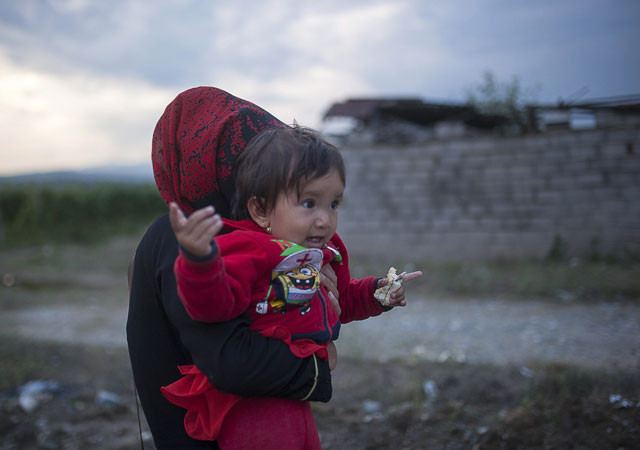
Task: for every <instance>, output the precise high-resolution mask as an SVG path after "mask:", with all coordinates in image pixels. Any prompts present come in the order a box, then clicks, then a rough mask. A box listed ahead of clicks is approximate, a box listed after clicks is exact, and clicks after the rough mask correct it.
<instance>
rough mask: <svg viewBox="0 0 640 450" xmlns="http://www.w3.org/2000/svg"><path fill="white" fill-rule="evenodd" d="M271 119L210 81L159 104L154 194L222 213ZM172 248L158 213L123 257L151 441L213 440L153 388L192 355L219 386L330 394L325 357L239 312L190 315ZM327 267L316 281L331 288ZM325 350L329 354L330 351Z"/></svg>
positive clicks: (312, 396)
mask: <svg viewBox="0 0 640 450" xmlns="http://www.w3.org/2000/svg"><path fill="white" fill-rule="evenodd" d="M280 126H283V124H282V123H281V122H280V121H279V120H277V119H276V118H275V117H273V116H272V115H271V114H269V113H268V112H266V111H264V110H263V109H261V108H259V107H258V106H256V105H254V104H252V103H250V102H247V101H245V100H242V99H239V98H237V97H234V96H232V95H230V94H229V93H227V92H225V91H222V90H220V89H216V88H212V87H199V88H194V89H190V90H187V91H185V92H183V93H181V94H180V95H178V96H177V97H176V98H175V99H174V100H173V102H171V103H170V104H169V106H167V108H166V110H165V112H164V114H163V115H162V117H161V118H160V120H159V121H158V124H157V126H156V129H155V131H154V135H153V144H152V161H153V168H154V175H155V179H156V184H157V186H158V190H159V191H160V194H161V195H162V197H163V198H164V200H165V201H166V202H167V204H169V203H170V202H176V203H177V204H178V205H179V206H180V208H181V209H182V210H183V211H185V212H187V213H189V212H192V211H194V210H196V209H199V208H201V207H204V206H206V205H213V206H214V207H215V209H216V211H217V212H218V213H219V214H220V215H222V216H223V217H228V216H229V212H230V203H231V199H232V197H233V191H234V180H233V167H234V164H235V160H236V158H237V156H238V155H239V154H240V153H241V152H242V151H243V150H244V148H245V146H246V145H247V143H248V142H249V141H250V140H251V139H252V138H253V137H254V136H255V135H257V134H259V133H260V132H261V131H263V130H266V129H269V128H272V127H280ZM177 254H178V245H177V243H176V240H175V237H174V234H173V231H172V230H171V227H170V224H169V219H168V216H167V215H164V216H162V217H160V218H159V219H158V220H156V221H155V222H154V223H153V224H152V225H151V226H150V227H149V229H148V230H147V232H146V233H145V235H144V237H143V238H142V240H141V242H140V244H139V246H138V249H137V250H136V254H135V257H134V260H133V261H132V266H131V269H132V274H131V277H130V280H131V283H130V285H131V293H130V299H129V316H128V319H127V340H128V345H129V355H130V358H131V365H132V369H133V376H134V381H135V385H136V390H137V392H138V395H139V397H140V402H141V404H142V409H143V410H144V413H145V416H146V419H147V422H148V424H149V428H150V430H151V433H152V435H153V439H154V442H155V445H156V448H158V449H163V448H181V449H191V448H193V449H195V448H217V445H216V444H215V443H214V442H208V441H198V440H194V439H192V438H190V437H189V436H188V435H187V434H186V432H185V429H184V425H183V418H184V410H183V409H182V408H179V407H177V406H175V405H173V404H171V403H169V402H168V401H167V400H166V399H165V398H164V397H163V396H162V394H161V392H160V387H161V386H166V385H168V384H170V383H171V382H173V381H174V380H176V379H177V378H178V377H179V376H180V374H179V372H178V366H180V365H188V364H195V365H196V366H197V367H198V369H200V371H202V372H203V373H204V374H205V375H206V376H207V377H208V378H209V380H211V381H212V382H213V384H214V385H215V386H216V387H217V388H218V389H219V390H220V391H222V392H229V393H233V394H237V395H241V396H255V397H279V398H289V399H303V398H306V399H307V400H311V401H324V402H326V401H328V400H329V399H330V398H331V374H330V367H329V363H328V362H327V361H324V360H320V359H317V360H316V359H315V358H313V357H308V358H305V359H300V358H297V357H295V356H294V355H293V354H292V353H291V352H290V350H289V347H288V346H287V345H286V344H284V343H283V342H281V341H278V340H272V339H268V338H265V337H263V336H262V335H260V334H259V333H257V332H255V331H251V330H249V318H248V316H247V315H246V314H244V315H242V316H240V317H238V318H236V319H234V320H232V321H229V322H224V323H218V324H206V323H201V322H195V321H193V320H192V319H190V318H189V316H188V315H187V313H186V311H185V310H184V307H183V305H182V302H181V301H180V299H179V297H178V294H177V290H176V281H175V277H174V272H173V263H174V261H175V259H176V256H177ZM325 275H327V274H325ZM328 275H329V277H330V278H329V279H328V280H327V279H326V278H325V283H327V284H328V287H329V288H333V289H335V288H334V286H333V285H334V283H335V280H334V281H332V280H331V277H332V275H331V274H328ZM330 360H331V361H334V362H335V354H334V355H333V358H331V359H330ZM248 361H251V363H250V364H249V363H248Z"/></svg>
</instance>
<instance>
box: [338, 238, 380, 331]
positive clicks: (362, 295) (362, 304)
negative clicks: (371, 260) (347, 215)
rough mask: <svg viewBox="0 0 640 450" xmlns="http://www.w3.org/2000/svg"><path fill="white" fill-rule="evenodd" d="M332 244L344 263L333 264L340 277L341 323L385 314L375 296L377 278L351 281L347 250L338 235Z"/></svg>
mask: <svg viewBox="0 0 640 450" xmlns="http://www.w3.org/2000/svg"><path fill="white" fill-rule="evenodd" d="M331 242H332V243H333V245H334V246H335V247H336V249H337V250H338V251H339V252H340V255H341V256H342V262H337V263H332V267H333V270H334V271H335V273H336V276H337V277H338V291H339V292H340V298H339V299H338V302H339V303H340V308H341V309H342V313H341V315H340V321H341V322H342V323H349V322H352V321H354V320H363V319H367V318H369V317H374V316H379V315H380V314H382V313H383V312H385V311H386V310H385V309H384V307H383V306H382V305H381V304H380V302H379V301H378V300H376V299H375V297H374V296H373V292H374V291H375V282H376V280H377V278H375V277H365V278H362V279H351V272H350V271H349V255H348V253H347V248H346V247H345V245H344V243H343V242H342V239H340V237H339V236H338V235H337V234H336V235H334V236H333V237H332V238H331Z"/></svg>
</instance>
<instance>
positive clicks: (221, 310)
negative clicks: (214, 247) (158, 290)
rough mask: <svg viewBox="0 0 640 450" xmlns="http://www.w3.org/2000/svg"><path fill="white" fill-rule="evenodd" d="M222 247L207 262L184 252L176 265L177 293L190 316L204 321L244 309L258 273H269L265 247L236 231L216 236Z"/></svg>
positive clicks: (222, 318)
mask: <svg viewBox="0 0 640 450" xmlns="http://www.w3.org/2000/svg"><path fill="white" fill-rule="evenodd" d="M216 243H217V244H218V247H219V251H218V253H216V254H215V255H214V256H213V258H212V259H211V260H209V261H205V262H196V261H192V260H190V259H189V258H187V257H185V256H184V255H183V254H182V253H181V254H180V255H178V258H177V259H176V262H175V265H174V271H175V275H176V281H177V286H178V295H179V296H180V299H181V300H182V303H183V304H184V307H185V309H186V310H187V313H188V314H189V316H190V317H191V318H192V319H194V320H199V321H202V322H224V321H227V320H230V319H232V318H234V317H237V316H238V315H240V314H241V313H242V312H244V311H245V310H246V309H247V308H248V306H249V304H250V302H251V290H252V289H253V287H254V286H255V283H256V281H257V280H258V279H259V277H261V276H264V273H265V270H266V273H270V272H269V271H270V269H269V268H268V267H267V265H268V261H267V258H266V254H265V251H264V249H263V248H262V247H261V246H260V245H259V244H258V243H257V242H256V241H254V240H253V239H248V238H246V237H245V236H243V235H241V234H237V233H231V234H227V235H223V236H220V238H216Z"/></svg>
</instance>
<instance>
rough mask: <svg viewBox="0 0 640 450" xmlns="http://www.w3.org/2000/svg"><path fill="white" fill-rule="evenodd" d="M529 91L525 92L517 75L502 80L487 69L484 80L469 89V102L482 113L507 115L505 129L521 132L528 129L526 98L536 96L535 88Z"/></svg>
mask: <svg viewBox="0 0 640 450" xmlns="http://www.w3.org/2000/svg"><path fill="white" fill-rule="evenodd" d="M529 91H530V92H529V94H527V93H525V92H524V90H523V89H522V86H521V84H520V78H519V77H517V76H515V75H514V76H513V77H512V78H511V81H509V82H500V81H498V80H497V78H496V76H495V75H494V74H493V72H491V71H486V72H485V73H484V74H483V80H482V82H481V83H478V84H477V85H476V86H475V87H473V88H472V89H469V90H467V102H468V103H469V104H470V105H472V106H473V107H474V108H476V109H477V110H478V111H479V112H481V113H482V114H487V115H496V116H502V117H505V118H506V119H507V120H508V124H507V127H506V130H505V131H507V132H512V133H520V132H523V131H525V130H526V129H528V126H527V125H528V120H527V114H526V108H525V107H526V105H525V99H526V98H529V99H530V98H531V97H533V96H534V92H533V91H534V90H533V89H529Z"/></svg>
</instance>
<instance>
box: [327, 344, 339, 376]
mask: <svg viewBox="0 0 640 450" xmlns="http://www.w3.org/2000/svg"><path fill="white" fill-rule="evenodd" d="M327 355H328V357H329V370H333V369H335V368H336V365H337V364H338V349H337V348H336V344H334V343H333V341H331V342H329V344H327Z"/></svg>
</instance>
